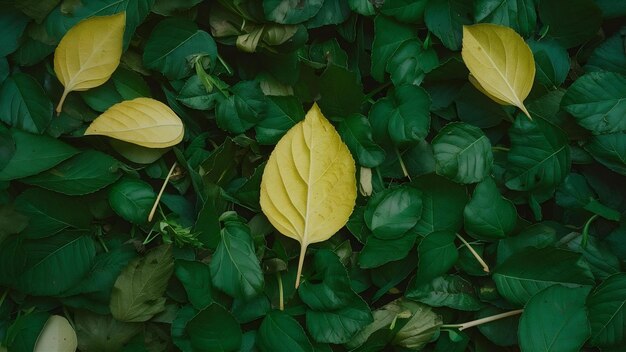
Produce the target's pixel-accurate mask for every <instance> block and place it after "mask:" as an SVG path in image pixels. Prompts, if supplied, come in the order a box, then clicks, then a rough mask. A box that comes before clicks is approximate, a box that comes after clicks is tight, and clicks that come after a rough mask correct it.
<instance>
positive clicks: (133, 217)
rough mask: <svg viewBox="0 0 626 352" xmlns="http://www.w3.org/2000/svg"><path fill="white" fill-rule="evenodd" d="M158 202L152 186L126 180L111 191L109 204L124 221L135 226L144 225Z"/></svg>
mask: <svg viewBox="0 0 626 352" xmlns="http://www.w3.org/2000/svg"><path fill="white" fill-rule="evenodd" d="M155 200H156V194H155V193H154V191H153V190H152V186H150V184H148V183H146V182H144V181H142V180H138V179H134V178H124V179H122V180H120V181H119V182H117V183H116V184H115V185H113V187H111V189H109V204H110V205H111V208H113V210H114V211H115V212H116V213H117V214H118V215H119V216H121V217H122V218H123V219H125V220H128V221H130V222H132V223H134V224H144V223H146V222H147V221H148V214H149V213H150V209H151V208H152V205H153V204H154V201H155Z"/></svg>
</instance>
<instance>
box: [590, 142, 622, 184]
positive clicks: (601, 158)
mask: <svg viewBox="0 0 626 352" xmlns="http://www.w3.org/2000/svg"><path fill="white" fill-rule="evenodd" d="M584 147H585V150H586V151H588V152H589V153H590V154H591V155H592V156H593V158H594V159H596V160H597V161H598V162H599V163H600V164H602V165H604V166H606V167H608V168H609V169H611V170H613V171H615V172H617V173H618V174H621V175H626V158H624V155H626V133H625V132H621V133H611V134H603V135H599V136H594V137H592V138H591V139H590V140H589V142H588V143H587V144H585V145H584Z"/></svg>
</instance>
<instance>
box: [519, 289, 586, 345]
mask: <svg viewBox="0 0 626 352" xmlns="http://www.w3.org/2000/svg"><path fill="white" fill-rule="evenodd" d="M589 290H590V288H589V287H576V288H570V287H564V286H560V285H555V286H551V287H548V288H546V289H544V290H543V291H541V292H539V293H537V294H536V295H535V296H533V297H532V298H531V299H530V300H529V301H528V303H527V304H526V306H525V307H524V312H523V313H522V317H521V319H520V323H519V344H520V348H521V349H522V350H523V351H578V350H580V349H581V348H582V346H583V345H584V343H585V341H586V340H587V339H588V338H589V335H590V329H589V322H588V321H587V312H586V310H585V299H586V298H587V294H589Z"/></svg>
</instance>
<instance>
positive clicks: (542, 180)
mask: <svg viewBox="0 0 626 352" xmlns="http://www.w3.org/2000/svg"><path fill="white" fill-rule="evenodd" d="M509 136H510V138H511V151H510V152H509V153H508V154H507V157H508V163H507V166H506V173H505V180H506V186H507V187H508V188H509V189H512V190H516V191H530V190H534V189H540V188H551V187H556V186H557V185H558V184H559V183H561V181H563V179H564V178H565V176H567V174H568V173H569V168H570V162H571V160H570V155H569V148H568V145H567V135H566V134H565V133H564V132H563V131H562V130H561V129H560V128H558V127H556V126H554V125H552V124H550V123H549V122H546V121H544V120H543V119H541V118H535V119H533V120H532V121H531V120H529V119H528V118H526V117H524V116H518V117H517V119H516V120H515V124H514V125H513V126H512V127H511V128H510V129H509Z"/></svg>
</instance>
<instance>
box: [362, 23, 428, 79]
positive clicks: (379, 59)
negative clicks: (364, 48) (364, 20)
mask: <svg viewBox="0 0 626 352" xmlns="http://www.w3.org/2000/svg"><path fill="white" fill-rule="evenodd" d="M416 36H417V28H415V27H414V26H410V25H406V24H401V23H398V22H395V21H394V20H392V19H389V18H387V17H385V16H381V15H378V16H376V18H375V19H374V42H373V43H372V71H371V74H372V77H373V78H374V79H375V80H377V81H379V82H382V81H383V79H384V75H385V67H386V66H387V62H389V59H390V58H391V57H392V56H393V53H394V52H395V51H396V50H397V49H398V48H399V47H400V45H401V44H402V42H404V41H405V40H408V39H411V38H414V37H416Z"/></svg>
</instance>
